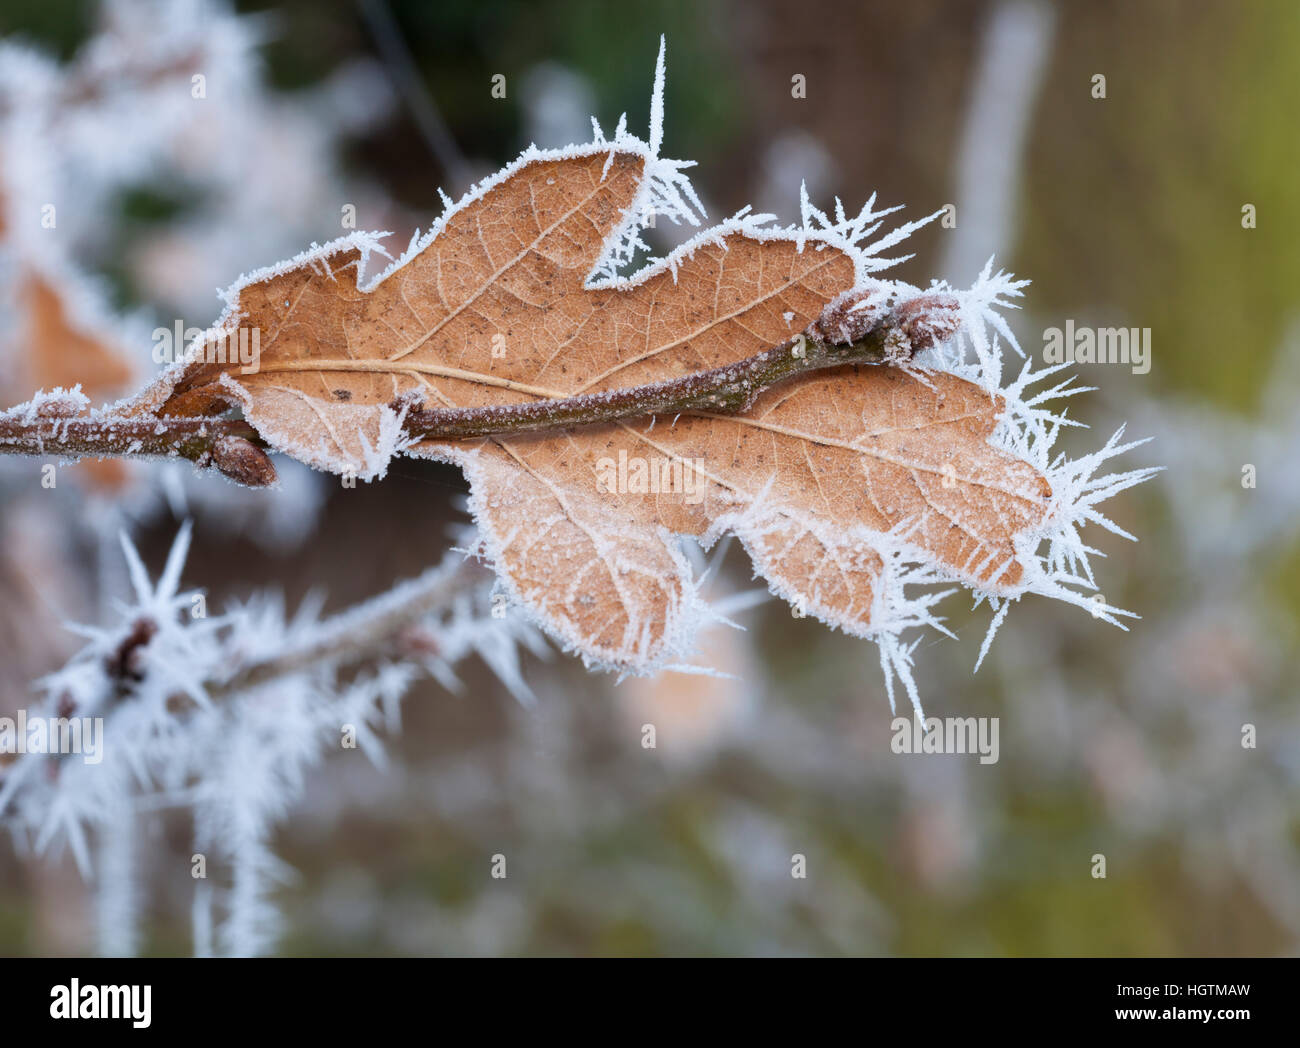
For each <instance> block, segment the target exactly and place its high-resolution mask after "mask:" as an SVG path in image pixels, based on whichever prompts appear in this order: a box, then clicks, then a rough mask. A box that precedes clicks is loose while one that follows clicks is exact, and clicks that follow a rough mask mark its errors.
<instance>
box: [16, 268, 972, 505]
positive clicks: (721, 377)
mask: <svg viewBox="0 0 1300 1048" xmlns="http://www.w3.org/2000/svg"><path fill="white" fill-rule="evenodd" d="M956 325H957V315H956V305H955V302H954V301H953V300H952V299H951V297H950V296H946V295H941V294H935V295H925V296H920V297H918V298H916V299H912V300H909V301H908V302H906V303H904V304H903V305H901V306H899V307H897V308H895V309H894V310H893V311H891V312H889V313H887V314H886V315H884V316H883V317H881V316H877V317H876V318H875V319H873V320H871V321H867V320H865V319H862V316H861V315H859V314H850V313H849V312H848V311H847V310H846V309H845V307H844V306H842V305H832V307H830V308H828V309H827V310H826V312H825V313H824V314H823V316H822V319H821V320H820V321H819V322H818V324H815V325H813V327H812V328H810V330H809V332H808V333H807V334H802V335H798V336H796V337H795V338H793V339H790V340H789V341H787V342H784V343H782V344H781V345H779V346H775V347H773V348H771V349H766V350H764V351H763V352H761V353H756V354H754V355H753V356H751V357H746V358H744V359H743V360H738V361H736V362H734V363H731V364H727V365H724V366H722V367H717V368H710V369H707V370H704V371H697V372H693V373H691V374H689V375H685V376H683V377H681V378H677V379H671V380H668V381H664V382H654V383H648V384H643V385H638V386H629V387H627V388H624V389H616V390H609V391H607V392H602V393H586V394H581V395H579V396H573V397H552V398H543V399H540V400H536V401H533V402H530V403H523V404H500V405H490V406H486V407H470V408H426V407H424V406H423V405H422V404H414V403H412V402H411V401H410V400H409V399H399V400H395V401H393V402H392V405H391V406H392V407H393V408H395V409H401V410H405V411H406V414H405V416H404V419H403V429H404V430H405V432H406V433H407V435H408V436H411V437H415V438H417V439H424V440H466V439H472V438H476V437H487V436H496V435H501V434H510V433H529V432H536V431H539V430H547V429H567V428H571V427H574V426H587V425H595V424H599V423H606V422H614V421H618V420H620V419H630V418H641V417H646V416H650V415H676V414H691V413H699V412H706V413H708V414H731V413H739V412H743V411H746V410H748V409H749V407H750V406H751V405H752V404H753V403H754V400H755V398H756V397H757V396H758V395H759V394H760V393H761V392H763V390H765V389H768V388H770V387H772V386H774V385H776V384H777V383H779V382H783V381H786V380H787V379H790V378H793V377H795V376H797V375H803V374H808V373H810V372H814V371H820V370H824V369H826V368H833V367H839V366H842V365H844V364H887V363H904V362H906V361H907V360H909V359H910V358H911V357H912V356H913V355H914V354H915V353H916V352H919V351H920V350H921V349H923V348H926V347H928V346H930V345H933V344H934V343H935V342H936V341H939V340H941V339H943V338H946V337H948V335H950V334H952V332H953V331H955V330H956ZM322 366H324V365H322ZM266 447H267V445H266V443H265V442H264V441H263V440H261V438H260V437H259V436H258V435H257V432H256V431H255V430H254V429H253V427H252V426H250V425H249V424H248V423H247V422H244V421H242V420H234V419H228V418H221V417H205V418H183V417H176V416H161V417H159V416H146V417H127V416H113V415H101V416H97V417H94V418H55V419H50V418H35V419H29V418H26V417H20V416H19V415H18V414H17V413H16V412H10V413H9V414H8V415H0V454H5V453H7V454H16V455H52V456H60V457H66V458H110V457H111V458H119V457H135V456H155V457H156V456H167V457H180V458H185V459H189V460H190V461H192V462H194V463H195V464H197V465H199V466H211V467H213V468H215V469H217V470H218V471H219V472H221V473H223V474H225V475H226V476H228V477H230V478H232V479H233V480H236V481H239V482H240V483H242V484H247V485H249V486H250V487H263V486H265V485H267V484H270V483H273V482H274V480H275V468H274V466H272V464H271V461H270V459H269V457H268V456H267V454H266V450H265V449H266Z"/></svg>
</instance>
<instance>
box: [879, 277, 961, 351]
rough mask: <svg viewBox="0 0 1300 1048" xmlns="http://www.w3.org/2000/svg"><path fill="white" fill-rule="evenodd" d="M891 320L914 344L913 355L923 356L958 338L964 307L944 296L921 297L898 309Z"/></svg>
mask: <svg viewBox="0 0 1300 1048" xmlns="http://www.w3.org/2000/svg"><path fill="white" fill-rule="evenodd" d="M891 320H892V322H893V323H894V324H895V325H896V326H897V327H898V329H899V330H900V331H902V332H903V334H905V335H906V336H907V339H908V341H909V342H911V344H912V352H913V353H920V352H922V351H923V350H927V349H933V348H934V347H935V346H937V345H939V344H940V343H942V342H946V341H947V340H948V339H950V338H952V336H953V335H955V334H957V331H958V329H959V328H960V327H961V303H960V302H959V301H958V300H957V297H956V296H955V295H949V294H945V293H942V292H938V293H932V294H924V295H917V296H916V297H915V298H909V299H907V300H906V301H905V302H900V303H899V304H898V305H897V306H895V307H894V312H893V316H892V318H891Z"/></svg>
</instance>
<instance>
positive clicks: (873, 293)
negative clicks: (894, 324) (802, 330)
mask: <svg viewBox="0 0 1300 1048" xmlns="http://www.w3.org/2000/svg"><path fill="white" fill-rule="evenodd" d="M888 313H889V298H888V291H887V289H883V288H882V287H881V286H879V285H872V286H868V287H865V288H854V289H853V290H852V291H846V292H844V293H843V294H842V295H838V296H836V297H835V298H834V299H832V300H831V302H830V304H829V305H828V306H827V307H826V308H825V309H823V310H822V314H821V316H820V317H818V318H817V319H816V320H815V321H813V323H812V324H811V326H810V327H809V328H808V334H809V336H810V337H811V338H815V339H817V340H818V341H819V342H826V343H829V344H830V345H833V346H847V345H848V344H849V343H850V342H857V341H858V340H859V339H861V338H864V337H866V335H867V333H868V332H869V331H872V330H874V329H875V327H876V326H877V325H878V324H880V322H881V321H883V320H884V319H885V317H886V315H887V314H888Z"/></svg>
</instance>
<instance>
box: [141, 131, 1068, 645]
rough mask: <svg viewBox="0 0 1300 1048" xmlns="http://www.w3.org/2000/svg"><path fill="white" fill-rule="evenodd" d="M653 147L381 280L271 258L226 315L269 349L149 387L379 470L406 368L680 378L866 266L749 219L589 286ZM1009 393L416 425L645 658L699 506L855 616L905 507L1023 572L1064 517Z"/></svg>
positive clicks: (545, 376)
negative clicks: (647, 478)
mask: <svg viewBox="0 0 1300 1048" xmlns="http://www.w3.org/2000/svg"><path fill="white" fill-rule="evenodd" d="M645 162H646V161H645V158H644V156H643V155H641V154H639V153H636V152H631V151H623V152H614V153H612V154H611V152H610V150H609V149H601V150H592V151H590V152H588V153H586V154H583V153H577V154H571V155H569V156H567V157H565V158H563V159H538V160H533V161H531V162H528V163H524V164H521V165H520V166H518V167H517V169H515V170H514V171H513V173H510V174H509V175H508V177H505V178H503V179H502V180H501V181H500V182H499V183H498V184H496V185H495V186H494V187H493V188H491V189H489V190H488V191H487V192H486V193H484V194H483V195H481V196H480V197H478V198H477V199H475V200H473V201H472V202H470V203H468V204H467V205H465V206H463V207H461V208H460V209H459V210H457V211H455V212H453V213H452V214H451V215H450V217H449V218H448V220H447V222H446V224H445V226H444V227H443V228H442V229H441V231H440V232H439V233H438V235H437V236H436V237H435V238H434V239H432V241H431V242H429V243H428V244H427V246H425V247H424V249H423V250H421V251H419V252H417V253H416V254H415V255H414V257H412V258H411V259H410V260H409V261H406V262H405V263H404V264H403V265H401V266H400V267H399V268H397V269H395V270H394V271H392V272H391V273H389V274H388V275H387V276H386V277H385V278H383V279H381V280H380V281H379V282H378V283H377V284H376V285H375V286H373V287H372V288H369V289H362V288H359V287H358V270H359V268H360V262H361V252H360V249H359V248H358V247H357V246H354V245H345V246H342V247H336V248H327V249H322V250H320V251H317V252H315V253H313V254H311V255H309V256H305V257H304V258H302V259H300V260H297V261H296V263H295V264H292V265H287V266H285V267H282V268H280V269H277V270H275V271H272V272H269V273H266V274H262V275H255V277H254V278H253V279H252V280H251V281H249V282H247V283H245V284H243V285H239V286H237V287H236V289H234V294H236V295H237V297H236V298H233V299H232V305H231V308H230V309H229V310H228V311H227V314H226V316H225V317H224V318H223V320H222V322H221V324H219V326H218V329H217V330H218V332H219V333H220V334H222V335H226V336H231V335H233V334H234V333H235V332H237V331H238V330H239V329H244V330H245V331H246V332H247V333H248V334H247V335H246V337H247V338H251V332H253V331H254V330H256V331H257V332H258V333H259V335H260V350H261V359H260V370H258V371H257V372H256V373H255V374H243V373H241V370H240V367H239V365H238V363H235V364H231V363H229V362H228V359H229V358H226V361H225V362H216V361H214V360H213V357H212V355H208V356H206V357H205V359H204V360H201V361H197V362H195V363H192V364H190V365H188V366H185V367H184V368H180V369H177V370H174V371H172V372H170V373H168V374H167V375H166V376H165V377H164V379H163V380H162V381H160V382H159V383H158V384H157V385H155V386H154V387H153V388H152V389H151V390H149V391H146V394H145V395H143V396H142V397H141V398H140V399H139V401H138V403H137V405H136V410H137V411H141V412H143V411H153V412H158V413H162V414H183V415H197V414H207V413H211V412H212V411H214V410H218V409H220V408H223V407H225V406H227V405H232V404H238V405H239V406H241V407H242V408H243V411H244V413H245V416H246V417H247V418H248V420H249V421H250V422H251V423H252V425H253V426H254V427H255V428H256V429H257V430H258V432H259V433H260V434H261V435H262V436H263V437H264V438H265V439H266V440H268V441H269V442H270V443H271V444H272V445H274V446H276V447H278V448H280V449H281V450H284V451H286V452H288V453H290V454H292V455H294V456H295V457H298V458H300V459H302V460H304V461H307V462H309V463H311V464H313V465H315V466H318V467H321V468H324V469H329V470H333V471H335V472H347V471H354V472H356V473H359V474H362V475H366V474H368V473H374V472H376V471H377V470H378V469H382V463H383V461H384V460H386V457H387V456H386V454H380V455H378V456H376V453H375V449H380V450H381V451H382V450H383V449H391V448H392V447H393V446H394V439H395V436H396V428H395V427H396V422H397V420H396V416H395V415H394V413H393V411H392V409H391V408H389V407H388V406H387V405H389V404H390V403H391V402H392V401H394V399H395V398H397V397H399V396H402V395H404V394H412V395H415V396H416V397H418V398H419V399H422V400H423V401H424V402H425V403H427V404H428V405H429V406H435V407H436V406H443V407H451V406H456V407H470V406H484V405H492V404H505V403H518V402H526V401H530V400H534V399H536V398H538V397H544V398H545V397H561V396H572V395H576V394H579V393H589V392H599V391H604V390H610V389H617V388H623V387H628V386H635V385H640V384H644V383H649V382H657V381H662V380H665V379H671V378H676V377H679V376H681V375H684V374H687V373H690V372H694V371H698V370H701V369H704V368H711V367H717V366H720V365H723V364H728V363H731V362H733V361H736V360H739V359H742V358H745V357H748V356H751V355H753V354H755V353H757V352H759V351H761V350H764V349H767V348H769V347H771V346H775V345H780V344H781V343H783V342H785V341H786V340H788V339H789V338H790V337H791V336H792V335H793V334H795V333H798V332H801V331H804V330H805V329H806V328H808V327H809V325H810V324H812V323H813V322H814V321H816V320H817V319H818V318H819V316H820V315H821V313H822V311H823V309H824V308H825V307H826V306H827V304H828V303H830V302H831V301H832V300H833V299H835V298H836V296H837V295H839V294H840V293H842V292H845V291H847V290H849V289H850V288H852V287H853V286H854V282H855V262H854V259H853V258H852V257H851V256H850V254H849V253H848V252H846V251H845V250H842V249H841V248H840V247H837V246H835V245H834V244H832V243H831V242H829V240H828V239H825V238H819V237H817V236H815V235H805V236H802V237H798V238H797V237H795V236H794V235H764V236H762V237H756V236H751V235H747V234H745V233H742V232H738V231H737V232H731V233H728V234H725V235H722V236H720V237H719V238H717V239H716V240H715V241H712V242H704V243H701V244H699V245H698V246H697V247H696V248H695V249H694V251H693V252H692V253H690V254H689V255H685V256H679V257H678V258H677V260H676V262H675V265H674V266H673V267H668V266H660V267H658V268H657V269H655V270H654V271H652V272H650V273H649V274H648V275H645V276H643V277H642V278H640V279H638V280H637V281H636V282H635V283H628V282H621V283H619V284H617V285H614V286H608V287H600V286H597V287H590V288H589V287H587V286H585V282H586V280H587V277H588V274H589V273H591V271H592V270H593V268H594V266H595V265H596V263H597V261H598V259H599V258H600V256H601V253H602V251H603V250H604V249H605V246H606V244H607V243H608V242H609V240H610V238H611V237H612V236H614V235H616V234H617V232H618V231H619V229H620V227H621V226H622V225H623V224H624V223H625V221H627V220H629V218H630V217H631V218H634V217H635V215H636V211H637V206H638V203H637V202H638V192H639V191H640V189H641V184H642V178H643V174H644V166H645ZM232 342H233V339H232ZM212 346H215V342H212V343H210V347H212ZM1001 410H1002V405H1001V403H1000V402H999V401H998V400H997V399H995V398H994V397H992V396H991V395H990V394H988V393H987V392H985V391H984V390H982V389H980V388H979V387H977V386H975V385H973V384H971V383H969V382H966V381H963V380H961V379H958V378H955V377H953V376H951V375H946V374H936V375H934V376H933V377H932V378H931V379H930V380H929V381H928V382H927V381H922V380H920V379H918V378H915V377H912V376H910V375H907V374H904V373H902V372H899V371H897V370H894V369H892V368H884V367H862V368H852V367H849V368H843V369H840V370H837V371H834V372H823V373H820V374H816V375H809V376H804V377H803V378H801V379H796V380H793V381H791V382H788V383H786V384H784V385H782V386H779V387H776V388H774V389H771V390H769V391H767V392H766V393H765V394H763V396H762V397H761V398H760V399H759V401H758V403H757V404H756V405H755V406H754V408H753V409H752V410H751V411H750V412H748V413H747V414H746V415H745V416H743V417H730V416H728V417H723V416H718V417H709V416H683V417H681V418H679V419H677V420H675V421H674V420H672V419H659V420H658V422H657V424H655V425H653V426H651V425H650V423H649V422H647V421H636V422H624V423H618V424H612V425H605V426H600V427H588V428H585V429H581V430H572V431H567V432H558V433H557V432H550V433H543V434H536V435H529V436H510V437H498V438H492V439H480V440H476V441H465V442H459V443H454V442H432V441H426V442H423V443H421V444H419V445H417V446H416V447H414V448H412V449H410V451H411V452H412V453H415V454H421V455H426V456H429V457H435V458H440V459H444V460H447V461H451V462H455V463H457V464H459V465H461V466H462V467H463V468H464V469H465V472H466V474H467V476H468V478H469V480H470V484H471V491H472V501H473V506H474V509H475V512H476V516H477V517H478V520H479V523H480V525H481V527H482V529H483V532H484V536H485V545H486V549H487V551H488V552H489V553H490V555H491V556H492V558H493V559H494V560H495V562H496V563H497V566H498V568H499V570H500V571H501V572H502V573H503V576H504V578H505V580H506V581H507V583H508V585H509V586H510V587H511V588H512V589H513V591H514V592H515V594H516V596H517V597H518V598H519V599H520V600H522V601H523V603H524V604H525V605H526V606H527V607H528V608H529V609H531V611H532V612H533V613H534V614H535V615H536V616H537V617H538V618H539V619H540V620H541V621H542V622H543V623H544V624H545V625H546V626H547V627H548V628H549V629H550V630H551V631H552V632H553V633H555V634H557V635H558V636H560V637H561V638H562V639H563V640H565V641H566V642H568V643H569V644H571V645H573V646H574V647H576V648H577V649H578V650H580V651H581V652H582V653H583V654H584V655H587V656H589V657H592V658H595V659H598V660H600V661H603V662H606V663H610V664H614V665H618V666H621V667H625V668H630V669H634V670H641V669H646V668H649V667H651V666H653V665H655V664H657V663H659V662H660V661H662V659H663V658H664V657H665V656H666V655H672V654H676V653H680V652H682V651H684V650H686V649H687V648H688V646H689V643H690V640H691V635H692V633H693V632H694V631H695V630H696V628H697V627H698V624H699V622H698V619H699V614H698V608H697V606H696V598H695V594H694V588H693V583H692V580H691V572H690V569H689V566H688V565H687V562H686V560H685V559H684V558H683V556H682V554H681V553H680V552H679V550H678V549H677V546H676V544H675V540H674V538H673V536H674V535H676V534H690V535H697V536H702V537H705V538H706V539H711V538H712V537H714V536H715V535H716V534H717V533H719V532H720V531H722V530H733V531H735V532H736V533H737V534H738V535H739V536H740V537H741V538H742V540H743V541H744V542H745V545H746V546H747V548H748V549H749V551H750V553H751V555H752V557H753V558H754V561H755V566H756V568H757V570H758V571H759V572H760V573H761V574H763V575H765V576H766V577H767V579H768V580H769V582H770V583H771V584H772V585H773V587H774V589H776V590H777V591H778V592H779V593H781V594H782V595H783V596H785V597H786V598H787V599H789V600H791V601H792V602H795V603H796V604H797V605H799V606H801V607H802V608H803V609H804V610H806V611H807V612H809V613H815V614H818V615H819V616H821V617H823V618H825V619H826V620H827V621H830V622H833V623H835V624H837V625H839V626H841V627H842V628H844V629H846V630H848V631H850V632H853V633H857V634H864V633H867V632H869V631H870V629H871V627H872V623H873V614H874V609H875V607H876V597H877V590H878V585H877V584H878V581H879V578H880V574H881V571H882V570H883V560H882V554H881V548H882V545H883V544H884V542H885V540H883V539H882V538H881V536H882V534H883V533H886V532H889V531H890V530H891V529H895V528H908V529H909V530H908V533H907V536H906V539H905V541H906V542H907V543H908V544H909V545H910V546H911V547H912V548H914V549H915V550H916V551H918V556H920V557H922V558H924V559H927V560H929V561H931V562H932V563H934V564H935V565H937V566H939V567H941V568H943V569H944V570H945V571H947V572H948V573H949V574H951V575H952V576H954V577H957V578H961V579H963V580H968V581H972V582H978V583H979V584H980V585H981V586H983V587H984V588H986V589H991V590H997V589H998V587H1000V586H1010V585H1012V584H1014V583H1015V582H1016V581H1017V580H1018V578H1019V575H1020V572H1021V565H1020V564H1019V562H1018V561H1017V551H1016V546H1015V543H1016V539H1017V536H1018V535H1021V534H1022V533H1026V532H1028V531H1030V530H1032V529H1034V528H1035V527H1037V526H1038V525H1039V524H1040V523H1041V521H1042V516H1043V513H1044V511H1045V503H1046V499H1047V496H1048V495H1050V491H1049V489H1048V487H1047V484H1046V482H1045V480H1044V479H1043V477H1042V476H1041V475H1040V474H1039V473H1038V472H1036V471H1035V470H1034V469H1033V468H1032V467H1030V466H1029V465H1027V464H1026V463H1024V462H1021V461H1020V460H1018V459H1016V458H1014V457H1012V456H1011V455H1009V454H1007V453H1005V452H1003V451H999V450H996V449H995V448H993V447H992V446H990V445H989V444H988V442H987V438H988V436H989V434H990V433H991V431H992V429H993V427H994V425H995V424H996V421H997V419H998V416H999V414H1000V412H1001ZM634 460H639V461H640V462H642V463H643V465H644V466H645V468H646V469H647V470H649V469H651V468H654V469H656V470H659V471H660V472H662V471H663V468H664V467H665V466H666V467H667V470H668V475H669V479H670V480H672V479H673V477H674V476H675V478H676V480H675V488H674V490H670V491H656V492H642V491H637V490H627V489H628V488H629V487H635V482H630V480H629V483H624V484H622V485H621V487H622V490H618V489H619V488H620V484H619V477H620V476H624V477H626V478H630V474H622V475H621V474H619V473H618V463H620V461H626V462H628V463H632V462H633V461H634ZM609 463H613V464H614V467H613V468H614V470H615V472H614V478H615V479H614V481H613V483H612V486H613V487H614V488H615V490H613V491H610V490H607V489H608V488H609V487H610V486H611V484H610V483H609V479H610V472H609V470H610V467H609ZM674 463H675V464H676V467H674V466H673V465H672V464H674ZM630 468H631V469H632V470H633V472H636V471H637V470H638V467H635V466H633V467H630ZM674 468H675V469H676V473H675V474H674V473H673V470H674ZM683 488H685V489H686V490H683ZM889 541H904V540H902V539H899V538H897V537H895V538H894V539H891V540H889Z"/></svg>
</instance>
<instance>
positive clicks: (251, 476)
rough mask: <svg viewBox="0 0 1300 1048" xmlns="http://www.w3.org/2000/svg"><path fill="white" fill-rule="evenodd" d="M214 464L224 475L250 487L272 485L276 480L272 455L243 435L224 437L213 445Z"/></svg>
mask: <svg viewBox="0 0 1300 1048" xmlns="http://www.w3.org/2000/svg"><path fill="white" fill-rule="evenodd" d="M211 455H212V464H213V465H214V466H216V468H217V470H218V472H220V473H221V474H222V476H226V477H229V478H230V479H231V480H233V481H234V482H235V483H236V484H243V485H244V486H245V487H250V488H266V487H270V486H271V485H272V484H274V483H275V481H276V472H275V465H274V463H272V462H271V459H270V456H268V455H267V453H266V452H265V451H263V450H262V449H261V448H259V447H258V446H257V445H256V444H254V443H252V441H249V440H245V439H244V438H243V437H222V438H221V439H220V440H218V441H216V442H215V443H214V444H213V445H212V451H211Z"/></svg>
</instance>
